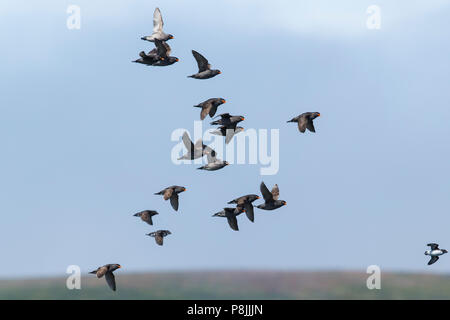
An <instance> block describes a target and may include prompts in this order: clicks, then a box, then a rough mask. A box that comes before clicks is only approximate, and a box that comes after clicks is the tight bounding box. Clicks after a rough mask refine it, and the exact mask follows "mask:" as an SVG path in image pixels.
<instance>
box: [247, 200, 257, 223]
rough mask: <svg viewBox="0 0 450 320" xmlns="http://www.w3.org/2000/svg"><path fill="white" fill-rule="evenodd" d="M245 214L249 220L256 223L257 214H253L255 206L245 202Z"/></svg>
mask: <svg viewBox="0 0 450 320" xmlns="http://www.w3.org/2000/svg"><path fill="white" fill-rule="evenodd" d="M244 209H245V214H246V215H247V218H248V220H250V221H251V222H254V221H255V214H254V212H253V205H252V204H251V203H248V202H244Z"/></svg>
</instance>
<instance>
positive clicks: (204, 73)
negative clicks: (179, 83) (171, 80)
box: [188, 50, 221, 79]
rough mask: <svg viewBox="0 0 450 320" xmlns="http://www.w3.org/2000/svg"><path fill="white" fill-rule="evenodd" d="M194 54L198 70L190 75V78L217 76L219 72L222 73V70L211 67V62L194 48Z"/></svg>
mask: <svg viewBox="0 0 450 320" xmlns="http://www.w3.org/2000/svg"><path fill="white" fill-rule="evenodd" d="M192 55H193V56H194V58H195V60H196V61H197V65H198V72H197V73H195V74H193V75H191V76H188V78H194V79H209V78H212V77H215V76H217V75H218V74H221V72H220V70H217V69H211V65H210V64H209V62H208V60H207V59H206V58H205V57H204V56H202V55H201V54H200V53H198V52H197V51H195V50H192Z"/></svg>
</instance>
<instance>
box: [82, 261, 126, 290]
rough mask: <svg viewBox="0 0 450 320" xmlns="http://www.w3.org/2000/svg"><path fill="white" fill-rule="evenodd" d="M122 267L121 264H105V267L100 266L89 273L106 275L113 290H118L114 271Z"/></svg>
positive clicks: (99, 276)
mask: <svg viewBox="0 0 450 320" xmlns="http://www.w3.org/2000/svg"><path fill="white" fill-rule="evenodd" d="M119 268H121V266H120V264H105V265H104V266H103V267H98V268H97V270H94V271H91V272H89V273H91V274H95V275H97V278H101V277H103V276H105V279H106V283H107V284H108V286H109V287H110V288H111V289H112V290H113V291H116V278H115V277H114V274H113V271H115V270H117V269H119Z"/></svg>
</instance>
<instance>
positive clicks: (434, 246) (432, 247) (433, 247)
mask: <svg viewBox="0 0 450 320" xmlns="http://www.w3.org/2000/svg"><path fill="white" fill-rule="evenodd" d="M427 246H429V247H430V248H431V250H432V251H433V250H437V249H439V245H438V244H437V243H429V244H427Z"/></svg>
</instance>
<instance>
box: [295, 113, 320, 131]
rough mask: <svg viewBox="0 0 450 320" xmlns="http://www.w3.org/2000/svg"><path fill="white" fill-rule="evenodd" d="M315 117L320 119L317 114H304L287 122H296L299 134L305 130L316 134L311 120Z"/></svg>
mask: <svg viewBox="0 0 450 320" xmlns="http://www.w3.org/2000/svg"><path fill="white" fill-rule="evenodd" d="M317 117H320V113H319V112H305V113H302V114H301V115H299V116H297V117H295V118H292V119H291V120H289V121H287V122H297V124H298V130H300V132H302V133H303V132H305V131H306V129H308V130H309V131H311V132H316V129H315V128H314V123H313V120H314V119H315V118H317Z"/></svg>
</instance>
